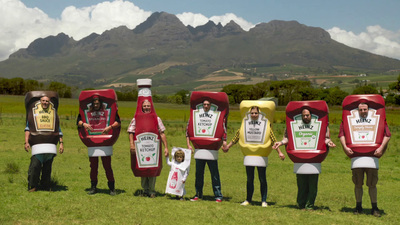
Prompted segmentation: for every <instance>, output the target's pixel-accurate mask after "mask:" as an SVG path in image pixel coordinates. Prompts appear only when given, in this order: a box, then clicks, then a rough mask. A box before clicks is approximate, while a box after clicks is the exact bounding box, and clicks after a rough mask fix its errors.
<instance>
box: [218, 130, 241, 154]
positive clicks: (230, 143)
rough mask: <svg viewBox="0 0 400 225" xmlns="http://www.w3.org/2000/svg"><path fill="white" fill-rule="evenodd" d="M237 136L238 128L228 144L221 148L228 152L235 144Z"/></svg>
mask: <svg viewBox="0 0 400 225" xmlns="http://www.w3.org/2000/svg"><path fill="white" fill-rule="evenodd" d="M239 137H240V128H239V129H238V130H237V131H236V134H235V136H234V137H233V138H232V140H231V142H229V144H227V145H226V148H225V149H224V148H222V150H223V151H224V152H228V151H229V149H230V148H231V147H232V146H233V145H235V144H236V143H237V142H238V141H239Z"/></svg>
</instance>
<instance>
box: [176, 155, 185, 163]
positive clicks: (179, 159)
mask: <svg viewBox="0 0 400 225" xmlns="http://www.w3.org/2000/svg"><path fill="white" fill-rule="evenodd" d="M175 160H176V161H177V162H182V161H183V156H176V157H175Z"/></svg>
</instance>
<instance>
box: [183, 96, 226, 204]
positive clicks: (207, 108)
mask: <svg viewBox="0 0 400 225" xmlns="http://www.w3.org/2000/svg"><path fill="white" fill-rule="evenodd" d="M202 110H203V112H204V113H205V114H211V111H212V109H211V102H210V100H204V101H203V108H202ZM188 127H189V124H188ZM223 127H224V134H223V137H221V139H222V140H223V146H224V148H226V118H223ZM186 144H187V148H188V149H190V150H192V152H193V148H192V146H191V145H190V137H189V133H188V128H187V129H186ZM196 151H197V149H196ZM196 151H195V152H196ZM201 151H215V150H207V149H202V150H201ZM195 160H196V174H195V177H196V181H195V188H196V195H195V196H194V197H193V198H192V199H190V200H191V201H198V200H200V199H202V198H203V186H204V170H205V166H206V164H207V165H208V168H209V170H210V173H211V181H212V187H213V192H214V196H215V201H216V202H221V201H222V193H221V180H220V176H219V170H218V160H208V159H199V158H196V154H195Z"/></svg>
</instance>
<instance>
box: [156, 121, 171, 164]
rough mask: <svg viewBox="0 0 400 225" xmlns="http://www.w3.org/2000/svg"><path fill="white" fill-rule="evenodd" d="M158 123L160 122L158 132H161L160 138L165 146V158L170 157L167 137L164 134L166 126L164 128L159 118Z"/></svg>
mask: <svg viewBox="0 0 400 225" xmlns="http://www.w3.org/2000/svg"><path fill="white" fill-rule="evenodd" d="M157 121H158V131H159V132H160V137H161V140H162V142H163V144H164V156H165V157H168V156H169V151H168V143H167V136H166V135H165V133H164V131H165V126H164V124H163V122H162V120H161V119H160V117H157Z"/></svg>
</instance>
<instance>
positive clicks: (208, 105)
mask: <svg viewBox="0 0 400 225" xmlns="http://www.w3.org/2000/svg"><path fill="white" fill-rule="evenodd" d="M210 108H211V102H210V101H208V100H204V101H203V109H204V112H208V110H210Z"/></svg>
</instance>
